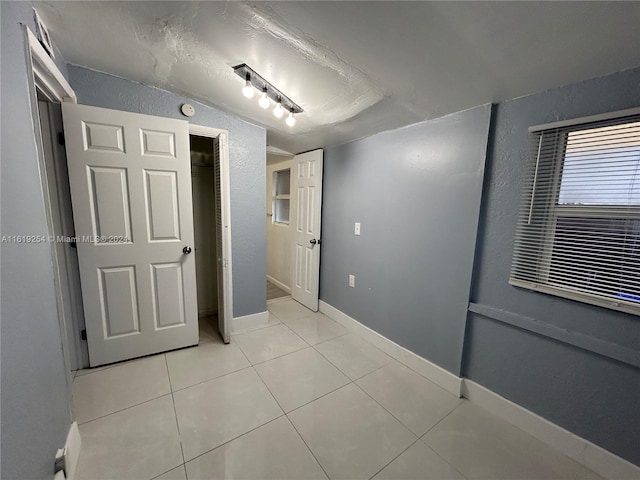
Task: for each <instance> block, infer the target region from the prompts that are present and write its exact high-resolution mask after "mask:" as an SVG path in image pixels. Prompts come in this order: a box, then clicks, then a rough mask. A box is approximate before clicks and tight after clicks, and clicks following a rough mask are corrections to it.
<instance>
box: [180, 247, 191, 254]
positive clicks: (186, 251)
mask: <svg viewBox="0 0 640 480" xmlns="http://www.w3.org/2000/svg"><path fill="white" fill-rule="evenodd" d="M182 253H184V254H185V255H189V254H190V253H191V247H184V248H183V249H182Z"/></svg>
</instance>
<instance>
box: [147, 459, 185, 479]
mask: <svg viewBox="0 0 640 480" xmlns="http://www.w3.org/2000/svg"><path fill="white" fill-rule="evenodd" d="M183 466H184V463H181V464H180V465H176V466H175V467H173V468H170V469H169V470H167V471H166V472H162V473H161V474H160V475H156V476H155V477H151V478H150V479H149V480H156V478H160V477H161V476H163V475H166V474H167V473H169V472H171V471H172V470H175V469H176V468H180V467H183ZM184 474H185V478H186V475H187V472H186V470H185V472H184Z"/></svg>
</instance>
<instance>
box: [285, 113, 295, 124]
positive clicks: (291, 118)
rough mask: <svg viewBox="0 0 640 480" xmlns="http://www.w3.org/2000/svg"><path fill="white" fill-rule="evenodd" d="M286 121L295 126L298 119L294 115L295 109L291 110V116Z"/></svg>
mask: <svg viewBox="0 0 640 480" xmlns="http://www.w3.org/2000/svg"><path fill="white" fill-rule="evenodd" d="M285 121H286V122H287V125H289V126H290V127H293V126H294V125H295V124H296V119H295V117H294V116H293V110H289V116H288V117H287V119H286V120H285Z"/></svg>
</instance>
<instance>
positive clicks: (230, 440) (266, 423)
mask: <svg viewBox="0 0 640 480" xmlns="http://www.w3.org/2000/svg"><path fill="white" fill-rule="evenodd" d="M282 417H286V414H284V413H283V414H282V415H278V416H277V417H275V418H272V419H271V420H269V421H267V422H265V423H262V424H260V425H257V426H255V427H253V428H252V429H251V430H247V431H246V432H244V433H241V434H240V435H236V436H235V437H233V438H230V439H229V440H226V441H225V442H224V443H221V444H220V445H216V446H215V447H213V448H211V449H209V450H207V451H206V452H202V453H199V454H198V455H196V456H195V457H193V458H191V459H189V460H187V461H186V462H184V465H185V468H186V465H187V463H191V462H193V461H194V460H195V459H197V458H200V457H202V456H203V455H206V454H207V453H211V452H213V451H214V450H217V449H219V448H220V447H224V446H225V445H227V444H228V443H231V442H233V441H234V440H238V439H239V438H241V437H244V436H245V435H248V434H249V433H251V432H253V431H255V430H257V429H259V428H262V427H264V426H266V425H269V424H270V423H272V422H275V421H276V420H278V419H279V418H282Z"/></svg>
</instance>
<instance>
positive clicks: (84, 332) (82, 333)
mask: <svg viewBox="0 0 640 480" xmlns="http://www.w3.org/2000/svg"><path fill="white" fill-rule="evenodd" d="M80 338H81V339H82V340H86V339H87V329H86V328H85V329H83V330H82V331H81V332H80Z"/></svg>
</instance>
